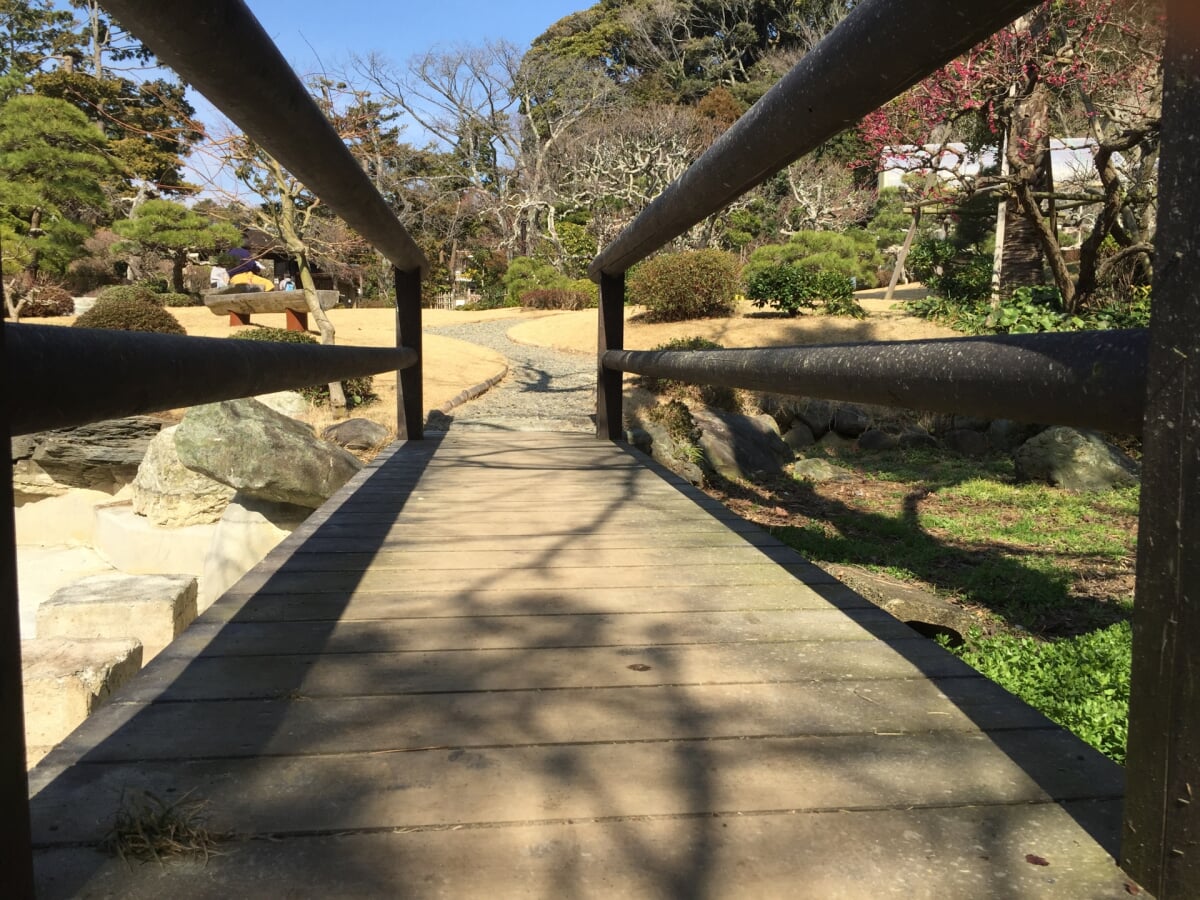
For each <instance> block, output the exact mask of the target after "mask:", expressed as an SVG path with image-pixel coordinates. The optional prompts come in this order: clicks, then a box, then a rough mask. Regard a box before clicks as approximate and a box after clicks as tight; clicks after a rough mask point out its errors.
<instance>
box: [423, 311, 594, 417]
mask: <svg viewBox="0 0 1200 900" xmlns="http://www.w3.org/2000/svg"><path fill="white" fill-rule="evenodd" d="M516 324H517V323H516V322H515V321H513V320H511V319H498V320H495V321H492V322H476V323H471V324H467V325H448V326H444V327H441V328H430V329H428V331H429V333H430V334H440V335H443V336H445V337H451V338H457V339H458V340H461V341H468V342H470V343H472V344H478V345H480V346H481V347H488V348H490V349H492V350H496V351H498V352H499V353H501V354H503V355H504V356H505V358H507V359H508V374H507V375H505V376H504V380H503V381H501V382H500V383H499V384H498V385H496V386H495V387H493V388H491V389H490V390H488V391H487V392H486V393H484V394H482V395H481V396H479V397H478V398H476V399H474V400H469V401H467V402H466V403H464V404H463V405H462V406H458V407H455V408H454V409H452V410H451V411H450V414H449V415H448V416H447V415H441V414H439V413H433V414H431V418H430V422H429V428H430V430H433V431H441V430H444V429H446V428H449V427H452V428H454V429H455V430H473V431H478V430H501V431H588V432H590V431H593V430H595V424H594V423H595V418H594V416H595V412H596V361H595V359H593V358H592V357H589V356H584V355H582V354H576V353H563V352H561V351H558V350H550V349H548V348H546V347H533V346H529V345H527V344H518V343H515V342H513V341H510V340H509V339H508V336H507V332H508V330H509V329H510V328H512V327H513V326H514V325H516Z"/></svg>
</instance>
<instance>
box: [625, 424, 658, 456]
mask: <svg viewBox="0 0 1200 900" xmlns="http://www.w3.org/2000/svg"><path fill="white" fill-rule="evenodd" d="M625 440H626V441H628V442H629V444H630V446H632V447H633V448H634V449H635V450H641V451H642V452H643V453H645V454H646V455H647V456H649V455H650V454H651V448H652V447H653V446H654V438H652V437H650V432H648V431H647V430H646V429H645V428H643V427H642V426H640V425H631V426H630V427H629V428H626V429H625Z"/></svg>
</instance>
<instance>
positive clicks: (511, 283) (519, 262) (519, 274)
mask: <svg viewBox="0 0 1200 900" xmlns="http://www.w3.org/2000/svg"><path fill="white" fill-rule="evenodd" d="M569 281H570V279H569V278H567V276H565V275H563V274H562V272H560V271H558V269H556V268H554V266H552V265H550V263H548V262H543V261H542V260H538V259H534V258H533V257H531V256H518V257H516V258H515V259H514V260H513V261H512V262H511V263H509V264H508V271H506V272H505V273H504V299H505V303H504V305H505V306H520V305H521V295H522V294H524V293H526V292H528V291H536V290H545V289H553V288H563V287H566V286H567V284H566V283H567V282H569Z"/></svg>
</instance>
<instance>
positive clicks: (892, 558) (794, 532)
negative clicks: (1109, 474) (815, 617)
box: [713, 467, 1131, 638]
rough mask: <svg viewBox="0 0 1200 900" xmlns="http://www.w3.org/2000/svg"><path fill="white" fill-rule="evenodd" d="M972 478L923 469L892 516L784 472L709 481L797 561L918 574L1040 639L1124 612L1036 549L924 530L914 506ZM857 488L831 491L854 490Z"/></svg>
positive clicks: (1092, 565)
mask: <svg viewBox="0 0 1200 900" xmlns="http://www.w3.org/2000/svg"><path fill="white" fill-rule="evenodd" d="M976 477H978V476H977V474H975V473H971V472H969V471H968V470H967V469H966V468H965V467H960V468H958V469H957V470H954V471H952V472H950V473H946V472H936V473H935V472H931V473H930V477H928V478H926V479H924V480H923V482H922V483H921V484H920V485H918V486H916V487H914V488H913V489H912V490H910V491H909V492H908V493H907V494H905V495H904V497H903V498H902V501H901V505H900V509H899V510H898V512H897V514H895V515H888V514H885V513H880V512H869V511H865V510H863V509H862V508H860V507H859V506H857V505H854V504H852V503H851V502H847V501H846V500H844V499H842V498H841V497H839V496H838V495H837V493H836V491H835V490H832V489H830V488H828V487H826V488H823V489H820V490H818V489H817V488H816V487H815V486H814V485H813V484H812V483H811V482H807V481H800V480H797V479H794V478H791V477H788V476H784V477H778V478H774V479H768V480H764V481H762V482H761V483H754V484H752V483H748V482H732V481H729V480H727V479H720V478H718V479H717V480H716V481H715V482H714V484H713V487H714V490H715V492H716V493H717V495H718V496H723V497H726V498H728V499H729V500H730V501H732V503H731V507H732V508H733V509H734V510H735V511H737V512H739V514H741V515H744V516H745V517H747V518H748V519H750V520H752V521H756V522H758V523H759V524H760V525H764V526H766V527H768V528H769V530H770V531H771V532H772V533H773V534H775V535H776V536H777V537H779V538H780V539H781V540H783V541H784V542H785V543H787V544H789V545H790V546H792V547H793V548H795V549H796V550H798V551H799V552H801V553H802V554H803V555H805V556H806V557H809V558H812V559H814V560H816V561H818V562H821V563H837V564H842V565H850V566H863V567H867V568H885V569H887V570H889V571H890V572H891V573H892V574H895V575H897V576H898V577H901V578H904V577H905V576H908V577H911V578H915V579H918V580H919V581H921V582H924V583H925V584H927V585H929V586H930V587H932V588H933V589H934V590H935V591H937V592H938V593H939V594H942V595H948V596H949V597H951V598H953V599H954V600H956V601H958V602H960V603H962V604H963V605H965V606H967V607H975V608H982V609H986V610H987V611H988V612H990V613H991V614H993V615H995V616H997V617H1000V618H1001V619H1003V620H1005V621H1007V622H1008V623H1010V624H1013V625H1017V626H1020V627H1021V628H1023V629H1026V630H1028V631H1030V632H1032V633H1035V634H1037V635H1039V636H1042V637H1047V638H1056V637H1064V636H1070V635H1074V634H1080V633H1084V632H1088V631H1093V630H1095V629H1097V628H1103V627H1107V626H1108V625H1111V624H1113V623H1115V622H1118V621H1123V620H1127V619H1128V618H1129V617H1130V615H1131V610H1130V608H1129V606H1128V604H1124V603H1115V602H1112V600H1111V598H1106V597H1102V596H1097V595H1095V594H1089V593H1086V592H1083V591H1078V590H1073V583H1074V578H1073V574H1072V572H1071V571H1069V570H1068V569H1067V568H1066V567H1065V566H1061V565H1058V564H1057V563H1056V562H1055V561H1054V560H1053V559H1050V558H1049V557H1048V556H1047V554H1046V551H1045V550H1043V549H1033V548H1029V547H1022V546H1017V545H1015V544H1012V543H999V542H996V543H988V542H981V541H965V540H963V541H948V540H946V539H943V538H940V537H938V536H936V535H934V534H932V533H930V531H929V530H928V529H927V528H926V527H925V526H924V525H923V524H922V521H921V512H922V506H923V504H926V503H927V502H929V501H930V499H931V498H936V496H937V495H938V494H939V492H941V491H944V490H946V489H948V488H951V487H955V486H957V485H960V484H962V483H963V482H965V481H967V480H971V479H973V478H976ZM857 484H860V483H859V482H851V483H849V484H848V485H845V486H839V487H841V489H842V490H844V491H846V492H853V491H855V490H856V485H857ZM747 504H749V505H750V507H751V509H750V510H748V509H747ZM764 511H765V512H766V515H764ZM797 519H800V521H799V522H797ZM1064 555H1065V556H1069V557H1070V562H1071V563H1072V564H1073V565H1074V567H1075V568H1076V570H1078V571H1081V572H1084V573H1087V572H1089V571H1105V570H1110V569H1112V568H1113V565H1114V564H1113V560H1112V558H1111V556H1109V555H1105V554H1101V553H1077V554H1064Z"/></svg>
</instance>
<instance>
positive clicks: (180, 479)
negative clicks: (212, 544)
mask: <svg viewBox="0 0 1200 900" xmlns="http://www.w3.org/2000/svg"><path fill="white" fill-rule="evenodd" d="M177 428H178V426H177V425H172V426H171V427H170V428H164V429H163V430H162V431H161V432H159V434H158V436H157V437H155V439H154V440H152V441H151V442H150V447H149V449H148V450H147V451H146V456H145V458H144V459H143V460H142V464H141V466H140V467H139V468H138V472H137V477H136V478H134V479H133V494H132V497H131V498H130V499H131V500H132V501H133V511H134V512H135V513H137V514H138V515H141V516H145V517H146V518H147V519H149V520H150V521H151V522H153V523H154V524H155V525H162V526H165V527H167V528H182V527H184V526H186V525H207V524H209V523H212V522H216V521H218V520H219V519H220V518H221V514H222V513H223V512H225V507H226V506H227V505H228V503H229V499H230V498H231V497H232V496H233V493H234V491H233V488H231V487H229V486H228V485H224V484H221V482H219V481H214V480H213V479H212V478H209V477H208V476H207V475H203V474H201V473H200V472H196V471H193V470H192V469H189V468H187V467H186V466H185V465H184V464H183V463H182V462H180V461H179V454H178V453H177V452H176V450H175V432H176V430H177Z"/></svg>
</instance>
